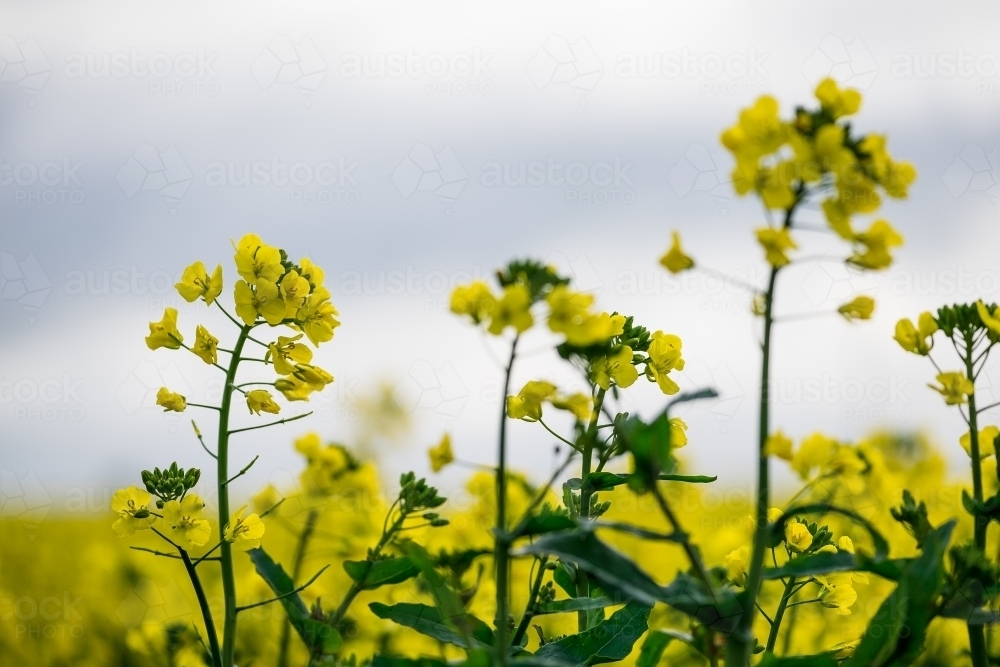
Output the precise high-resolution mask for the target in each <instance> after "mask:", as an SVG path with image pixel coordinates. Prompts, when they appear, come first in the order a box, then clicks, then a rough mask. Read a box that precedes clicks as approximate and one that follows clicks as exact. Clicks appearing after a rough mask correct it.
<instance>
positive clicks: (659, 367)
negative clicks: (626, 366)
mask: <svg viewBox="0 0 1000 667" xmlns="http://www.w3.org/2000/svg"><path fill="white" fill-rule="evenodd" d="M629 352H630V353H631V350H630V351H629ZM674 370H677V371H682V370H684V359H683V358H682V357H681V339H680V338H679V337H677V336H675V335H673V334H665V333H663V332H662V331H656V332H654V333H653V335H652V338H651V340H650V343H649V363H648V364H646V375H647V377H649V379H650V380H652V381H654V382H656V384H657V385H658V386H659V387H660V391H662V392H663V393H664V394H666V395H667V396H672V395H674V394H676V393H677V392H679V391H680V390H681V388H680V387H679V386H678V385H677V383H676V382H674V381H673V379H671V377H670V371H674ZM630 384H631V383H630ZM623 386H628V385H623Z"/></svg>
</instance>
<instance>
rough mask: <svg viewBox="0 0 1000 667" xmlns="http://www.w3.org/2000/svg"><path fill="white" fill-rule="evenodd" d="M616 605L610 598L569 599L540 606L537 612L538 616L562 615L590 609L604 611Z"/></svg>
mask: <svg viewBox="0 0 1000 667" xmlns="http://www.w3.org/2000/svg"><path fill="white" fill-rule="evenodd" d="M614 604H615V603H614V602H612V601H611V600H610V599H608V598H569V599H568V600H556V601H554V602H546V603H544V604H541V605H538V609H537V610H536V611H535V615H536V616H541V615H542V614H561V613H563V612H567V611H588V610H590V609H604V608H605V607H610V606H612V605H614Z"/></svg>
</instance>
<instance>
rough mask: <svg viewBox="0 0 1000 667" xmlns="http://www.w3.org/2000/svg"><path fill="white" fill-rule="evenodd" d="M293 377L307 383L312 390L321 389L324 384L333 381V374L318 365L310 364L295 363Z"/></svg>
mask: <svg viewBox="0 0 1000 667" xmlns="http://www.w3.org/2000/svg"><path fill="white" fill-rule="evenodd" d="M293 375H294V376H295V377H297V378H298V379H300V380H302V381H303V382H305V383H306V384H307V385H309V388H310V389H312V390H313V391H323V388H324V387H326V385H328V384H330V383H331V382H333V376H332V375H330V374H329V373H327V372H326V371H324V370H323V369H322V368H320V367H319V366H313V365H311V364H295V372H294V373H293Z"/></svg>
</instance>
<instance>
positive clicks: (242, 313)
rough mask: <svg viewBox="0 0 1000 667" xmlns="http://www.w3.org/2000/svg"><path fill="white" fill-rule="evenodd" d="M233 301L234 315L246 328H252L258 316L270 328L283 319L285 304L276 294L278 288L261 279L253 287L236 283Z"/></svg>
mask: <svg viewBox="0 0 1000 667" xmlns="http://www.w3.org/2000/svg"><path fill="white" fill-rule="evenodd" d="M233 299H234V300H235V301H236V314H237V315H239V317H240V319H242V320H243V322H245V323H246V325H247V326H252V325H253V324H254V322H256V321H257V316H258V315H259V316H260V317H263V318H264V320H265V321H266V322H267V323H268V324H270V325H271V326H276V325H278V324H281V321H282V320H283V319H285V302H284V301H282V300H281V297H280V295H279V294H278V286H277V285H275V284H274V283H272V282H269V281H267V280H264V279H263V278H261V279H260V280H258V281H257V284H256V286H255V287H251V286H250V284H249V283H247V282H246V281H243V280H238V281H236V291H235V294H234V295H233Z"/></svg>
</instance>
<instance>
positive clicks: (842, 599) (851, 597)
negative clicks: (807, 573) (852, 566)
mask: <svg viewBox="0 0 1000 667" xmlns="http://www.w3.org/2000/svg"><path fill="white" fill-rule="evenodd" d="M816 579H817V580H818V581H819V582H820V583H821V584H822V585H823V588H824V589H825V590H824V591H823V594H822V605H823V606H824V607H829V608H831V609H836V610H837V613H838V614H840V615H841V616H847V615H849V614H850V613H851V609H850V607H851V605H853V604H854V603H855V602H857V600H858V593H857V591H855V590H854V586H853V585H852V583H853V577H852V576H851V574H850V573H849V572H845V573H840V574H832V575H830V576H829V577H823V576H818V577H816Z"/></svg>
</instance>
